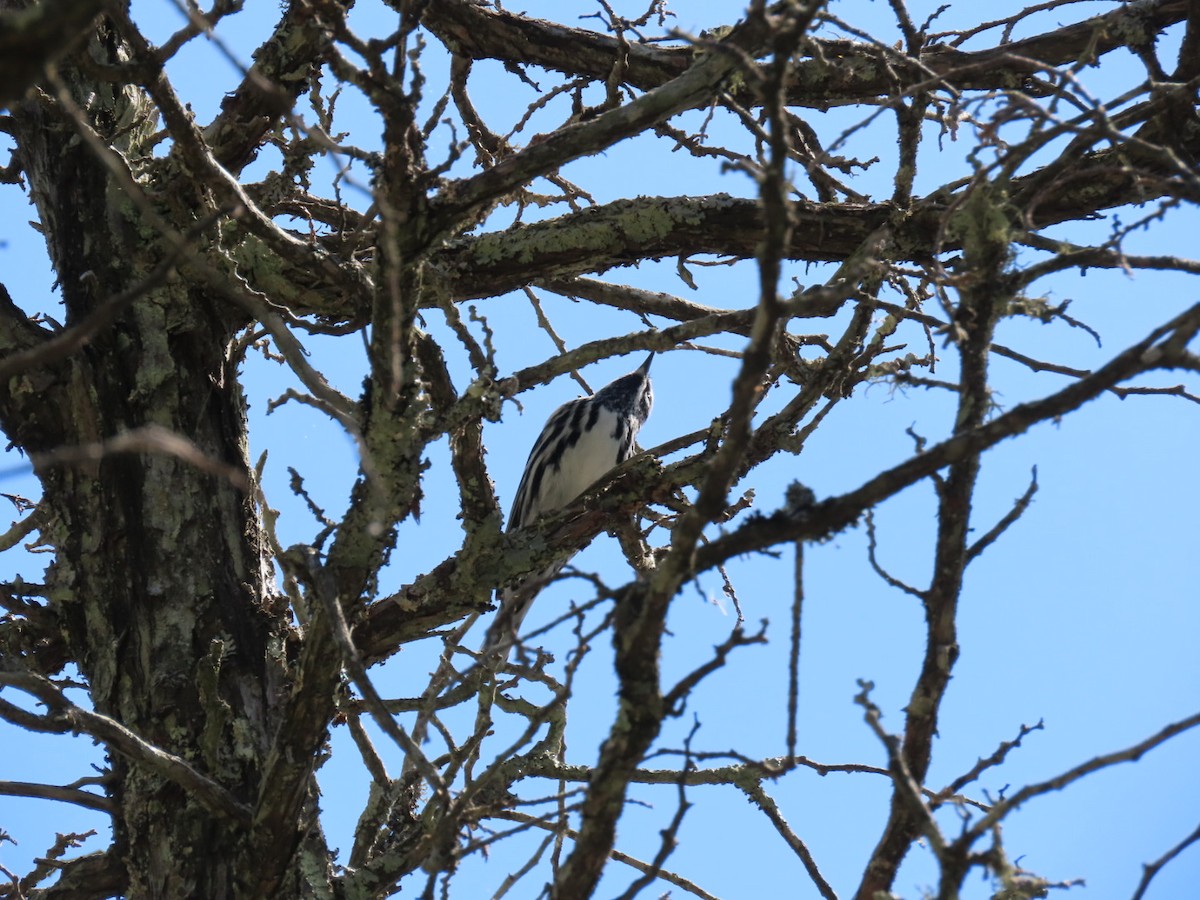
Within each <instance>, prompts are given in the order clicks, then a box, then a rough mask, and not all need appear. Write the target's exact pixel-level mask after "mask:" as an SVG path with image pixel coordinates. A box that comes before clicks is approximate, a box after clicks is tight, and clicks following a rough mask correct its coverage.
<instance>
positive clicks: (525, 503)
mask: <svg viewBox="0 0 1200 900" xmlns="http://www.w3.org/2000/svg"><path fill="white" fill-rule="evenodd" d="M653 361H654V354H653V353H651V354H650V355H649V356H648V357H647V358H646V361H645V362H644V363H642V364H641V365H640V366H638V368H636V369H634V370H633V371H632V372H630V373H629V374H628V375H622V376H621V377H620V378H617V379H616V380H615V381H611V382H609V383H608V384H606V385H605V386H604V387H602V388H600V390H598V391H596V393H594V394H592V395H591V396H590V397H579V398H577V399H575V400H572V401H570V402H569V403H564V404H563V405H562V406H560V407H559V408H558V409H556V410H555V411H554V412H553V413H551V415H550V418H549V419H547V420H546V424H545V426H543V428H542V433H541V434H540V435H539V436H538V439H537V441H535V442H534V445H533V449H532V450H531V451H530V452H529V460H528V461H527V462H526V463H525V471H524V473H523V474H522V475H521V483H520V486H519V487H518V488H517V494H516V497H515V499H514V500H513V504H512V510H511V511H510V512H509V516H508V525H507V527H506V529H505V530H506V531H508V532H513V531H518V530H519V529H521V528H524V527H526V526H527V525H531V524H532V523H534V522H535V521H537V519H538V518H539V517H541V516H543V515H546V514H547V513H551V512H554V511H555V510H559V509H562V508H563V507H565V506H567V505H568V504H570V503H571V502H572V501H573V500H575V499H576V498H577V497H579V496H580V495H581V494H583V493H584V492H585V491H586V490H587V489H588V488H590V487H591V486H592V485H593V484H595V483H596V482H597V481H599V480H600V479H601V478H603V477H604V476H605V475H607V474H608V473H609V472H610V471H611V470H612V469H613V468H615V467H616V466H619V465H620V464H621V463H623V462H625V460H627V459H629V458H630V457H631V456H633V454H634V440H635V438H637V434H638V431H639V430H640V429H641V427H642V425H644V424H645V422H646V419H647V418H649V416H650V409H651V407H652V406H653V405H654V389H653V387H652V386H651V383H650V363H651V362H653ZM569 558H570V557H567V558H565V559H562V560H559V561H556V562H555V563H554V564H553V565H551V566H550V567H549V568H547V569H544V570H542V571H540V572H537V573H534V574H532V575H529V576H527V577H526V578H524V579H523V580H522V581H520V582H519V583H517V584H515V585H513V586H511V587H508V588H506V589H504V591H502V592H501V598H500V609H499V611H498V612H497V613H496V618H495V619H493V621H492V624H491V627H490V628H489V629H488V633H487V636H486V638H485V639H484V645H483V650H484V652H485V653H493V654H496V655H499V654H501V653H503V654H505V655H507V653H508V651H509V650H510V649H511V647H512V646H513V644H514V643H515V641H516V638H517V633H518V631H519V630H520V628H521V623H522V621H524V619H525V616H526V614H527V613H528V612H529V608H530V606H532V605H533V600H534V598H535V597H536V596H537V594H538V592H539V591H540V590H541V589H542V588H543V587H545V586H546V584H547V583H548V582H549V581H550V579H552V578H553V577H554V576H555V575H556V574H558V571H559V569H561V568H562V567H563V566H564V565H566V563H567V559H569Z"/></svg>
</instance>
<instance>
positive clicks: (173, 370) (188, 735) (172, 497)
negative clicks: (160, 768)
mask: <svg viewBox="0 0 1200 900" xmlns="http://www.w3.org/2000/svg"><path fill="white" fill-rule="evenodd" d="M101 34H104V32H103V31H102V32H101ZM109 38H110V40H109V43H108V44H107V46H104V45H102V43H101V42H98V41H93V43H92V46H91V48H90V49H91V52H92V54H93V55H94V56H98V55H99V56H104V57H106V58H104V59H100V60H98V61H101V62H106V63H109V64H115V63H117V62H119V55H120V54H119V44H118V42H117V41H116V39H115V38H112V37H111V35H110V36H109ZM60 78H61V85H62V87H61V90H60V96H59V97H58V99H57V102H56V103H52V104H46V103H43V102H38V101H27V102H25V103H23V104H21V105H20V106H19V107H18V108H16V109H14V111H13V113H14V120H15V128H16V129H17V133H18V141H19V144H20V146H21V147H22V148H23V154H22V159H21V162H22V165H23V167H24V171H25V172H26V174H27V177H28V178H29V180H30V186H31V189H32V195H33V197H34V199H35V202H36V204H37V207H38V212H39V214H40V219H41V222H42V223H44V224H45V225H46V226H47V228H46V233H47V235H48V237H49V240H48V242H49V245H50V251H51V254H52V259H53V263H54V266H55V270H56V271H57V273H58V275H59V279H60V287H61V291H62V298H63V301H64V304H65V307H66V319H67V324H68V325H72V324H75V323H78V322H80V321H82V320H84V319H85V318H86V317H88V316H89V315H95V314H96V310H97V309H98V308H100V307H102V306H103V305H104V304H105V303H106V301H107V300H109V298H113V297H115V296H117V295H119V294H121V293H122V292H124V291H128V290H129V289H130V288H131V287H134V286H135V285H137V284H138V283H139V282H140V281H141V280H142V279H144V278H145V277H146V276H147V274H148V273H150V272H151V270H152V269H153V268H154V267H155V265H156V264H157V263H158V262H159V259H160V258H161V256H162V255H163V254H164V253H165V252H166V251H167V245H166V244H165V242H163V241H160V240H159V238H160V237H161V235H160V230H161V229H160V227H159V223H158V222H156V221H155V219H154V215H157V216H161V217H162V219H164V220H165V221H166V222H167V223H169V225H170V227H173V228H175V229H178V230H179V231H180V232H182V231H185V230H186V229H187V228H188V227H189V225H190V224H191V222H190V219H192V218H195V213H194V210H197V209H202V208H203V207H201V206H200V204H199V202H198V200H197V201H196V203H195V205H192V204H190V203H189V201H190V200H192V199H193V198H188V197H179V196H176V195H173V194H170V193H169V192H164V194H163V195H161V196H159V197H156V198H152V199H153V201H154V208H153V210H152V211H151V210H147V209H142V208H137V206H136V205H135V204H134V203H131V202H130V200H129V197H128V194H127V193H125V192H124V191H123V190H122V189H121V187H120V186H119V181H118V179H119V176H118V175H116V174H114V172H113V167H117V168H120V167H123V166H126V165H128V166H129V170H130V171H131V172H132V173H137V172H139V171H140V170H144V169H145V168H147V167H151V166H155V165H159V163H158V162H155V161H153V160H151V159H150V158H149V156H148V152H149V151H148V148H147V147H146V146H145V145H144V138H145V136H146V135H148V134H149V133H150V131H151V130H152V129H151V128H150V127H148V126H147V122H146V121H144V119H145V118H148V113H149V109H150V107H149V104H148V103H146V102H145V100H144V98H143V96H142V95H141V94H140V93H139V92H138V91H137V90H135V89H134V88H130V87H115V86H114V85H111V84H107V83H104V82H102V81H98V80H96V81H93V80H90V79H87V78H86V77H85V76H83V75H81V73H80V72H79V71H78V70H75V69H68V68H65V67H64V69H63V70H62V71H61V73H60ZM114 91H117V92H118V94H117V95H116V96H113V92H114ZM85 98H91V100H92V104H91V108H92V109H94V110H96V112H95V114H94V115H93V114H91V113H82V115H84V116H86V117H87V119H88V120H89V122H90V125H91V127H92V128H94V129H95V130H96V131H97V132H99V133H100V134H101V136H102V137H103V139H104V140H105V142H106V143H107V142H109V141H111V142H113V144H114V145H115V146H117V147H118V148H120V149H121V151H122V152H123V154H124V158H120V157H117V156H116V155H111V156H110V158H109V162H110V163H111V166H106V165H105V164H104V163H102V162H101V160H100V159H99V158H98V156H97V153H96V152H95V150H94V149H93V148H91V147H88V146H86V144H85V143H83V142H81V141H80V140H79V137H78V136H77V130H76V128H75V127H72V126H71V125H70V124H69V123H68V122H67V121H66V120H65V117H66V116H69V115H71V114H72V109H71V106H72V104H74V105H77V106H78V107H81V108H82V107H84V106H85V103H86V102H87V101H86V100H85ZM121 130H125V131H126V135H125V136H124V138H121V137H119V136H118V132H120V131H121ZM157 174H159V175H162V174H164V173H162V172H161V171H160V172H159V173H157ZM179 181H180V182H181V183H184V179H179ZM158 183H160V184H161V183H167V182H164V181H159V182H158ZM98 222H106V223H107V225H108V227H107V228H97V227H96V224H95V223H98ZM206 237H207V238H209V239H214V238H215V237H216V235H215V234H212V235H206ZM200 246H201V249H200V250H199V251H198V252H199V253H203V240H202V242H201V244H200ZM200 264H203V262H201V263H200ZM6 312H7V318H8V319H9V327H10V329H11V330H12V333H13V334H17V333H18V332H19V328H20V327H21V326H20V325H19V324H17V323H18V322H19V321H20V320H21V319H23V318H24V317H23V316H22V314H21V313H20V311H19V310H17V309H15V307H11V305H10V307H9V309H8V310H7V311H6ZM25 327H26V328H27V329H28V326H25ZM238 327H239V321H238V319H237V317H236V316H235V315H233V314H232V312H231V310H229V309H227V308H222V306H221V304H220V302H219V301H215V300H214V299H213V298H211V297H208V296H206V295H205V292H204V291H203V290H202V289H201V288H200V287H198V286H196V285H194V284H187V283H184V281H183V280H182V279H181V278H178V277H175V278H173V279H172V280H170V281H169V282H168V283H165V284H158V285H155V286H153V287H151V288H150V289H148V290H146V291H145V292H144V293H143V294H142V295H141V296H139V297H138V298H137V299H135V300H134V301H133V302H132V303H130V304H129V305H127V306H126V307H125V309H124V310H123V311H122V312H121V313H120V315H119V316H118V318H117V319H116V321H115V323H113V324H112V325H111V326H109V327H106V328H104V329H102V330H101V331H100V332H98V333H97V334H96V335H95V337H94V339H93V340H92V341H91V342H90V344H89V345H88V346H87V347H86V348H84V350H83V351H82V352H80V353H76V354H74V355H72V356H71V357H70V358H69V359H68V360H66V361H63V362H61V363H58V364H54V365H50V366H42V367H39V368H35V369H32V370H29V371H28V372H27V373H25V374H22V375H20V376H18V378H16V379H13V381H12V382H11V383H10V387H9V390H8V391H7V392H5V396H4V401H3V411H2V412H3V417H4V425H5V427H6V428H8V429H9V434H10V435H13V436H14V437H17V439H18V440H19V441H20V443H21V445H22V446H23V447H24V448H26V449H27V450H29V451H31V452H34V453H37V452H39V451H40V452H41V453H42V454H44V455H43V456H42V457H41V458H40V460H38V459H37V458H35V462H37V464H38V466H39V469H40V472H39V474H40V475H41V478H42V482H43V485H44V491H45V494H44V499H43V506H44V508H45V510H46V511H47V513H48V515H49V517H50V521H51V524H50V525H49V526H48V527H47V529H46V530H45V532H44V533H45V534H46V535H47V536H48V537H49V538H50V539H51V541H52V543H53V544H54V546H55V550H56V562H55V563H54V565H53V566H52V567H51V569H50V570H49V572H48V573H47V582H48V584H47V587H48V590H49V596H50V598H51V600H52V604H53V609H54V611H55V614H56V615H57V618H58V620H59V622H60V624H61V629H62V632H63V634H64V636H65V640H66V641H67V643H68V646H69V649H70V655H71V656H72V657H73V658H74V659H76V660H78V661H79V663H80V666H81V669H82V674H83V675H84V677H86V679H87V681H88V682H89V684H90V685H91V696H92V701H93V703H94V706H95V710H96V711H97V712H99V713H102V714H104V715H107V716H110V717H112V718H113V719H115V720H117V721H118V722H120V723H122V724H123V725H124V726H126V727H127V728H128V729H130V730H131V731H132V732H133V733H134V734H135V735H137V736H138V737H140V738H142V739H144V740H145V741H147V742H149V743H151V744H153V745H155V746H156V747H158V748H161V749H163V750H166V751H167V752H169V753H171V754H174V755H175V756H177V757H179V758H181V759H182V760H184V761H186V762H187V763H189V764H191V766H192V767H193V768H194V769H196V770H197V771H199V772H201V773H204V774H205V775H207V776H208V777H209V778H211V779H212V780H214V781H216V782H217V783H218V784H220V785H222V786H223V787H224V788H225V789H227V790H228V791H229V792H230V794H231V795H232V796H233V797H234V798H235V799H236V800H237V801H240V802H241V803H242V804H245V805H246V806H247V807H250V808H252V807H253V805H254V802H255V800H256V792H257V790H258V788H259V785H260V783H261V782H260V773H261V770H262V767H263V763H264V759H265V756H266V754H267V751H268V749H269V747H270V744H271V739H272V737H273V735H274V733H275V730H276V728H277V726H278V720H279V715H280V712H281V708H282V703H281V700H282V696H283V695H282V691H281V687H282V685H283V683H284V675H285V672H286V661H285V648H284V642H285V638H286V635H287V627H286V622H285V621H284V619H283V618H282V617H281V614H280V613H279V612H278V611H276V609H275V608H273V606H272V589H273V573H272V571H271V566H270V562H269V560H268V558H267V551H266V547H265V541H264V535H263V532H262V529H261V526H260V522H259V520H258V517H257V512H256V507H255V503H254V498H253V497H252V496H250V495H248V494H247V491H246V487H247V485H248V484H249V483H250V477H249V467H248V463H247V440H246V420H245V409H244V404H243V400H242V396H241V393H240V390H239V385H238V381H237V378H236V373H235V372H234V371H232V370H231V369H232V368H233V366H232V364H231V363H229V361H228V355H227V348H228V347H229V345H230V341H231V338H232V337H233V335H234V333H235V331H236V330H237V328H238ZM26 336H27V337H28V331H27V335H26ZM8 343H9V344H10V345H11V344H12V343H13V340H12V338H11V337H10V340H9V341H8ZM5 349H12V347H11V346H10V347H6V348H5ZM148 426H154V427H157V428H161V429H165V431H167V432H171V433H173V434H174V435H178V436H182V437H184V438H186V439H187V440H188V441H190V442H192V444H193V445H194V448H195V449H196V450H198V451H200V453H202V454H203V456H204V457H206V458H207V460H208V461H209V462H215V463H219V464H223V466H224V467H226V468H227V470H228V471H233V472H237V473H242V474H243V475H244V476H245V477H244V480H242V481H241V482H240V483H237V482H238V479H234V478H230V477H227V476H226V475H224V474H221V473H220V472H219V471H218V472H217V474H214V471H213V467H211V466H209V467H205V466H197V465H196V464H195V460H192V459H184V458H182V457H181V456H179V455H177V454H172V453H165V452H155V449H156V448H155V447H153V446H148V447H146V448H145V449H142V450H140V451H139V450H137V449H136V448H135V450H134V452H132V453H131V452H126V453H104V454H95V455H94V457H93V458H92V459H90V460H87V461H83V462H79V461H77V460H76V461H72V459H73V458H74V456H76V455H77V454H65V453H64V452H63V449H62V448H64V447H65V448H70V447H73V446H76V445H78V446H81V447H86V446H92V447H93V448H94V447H95V445H97V444H98V443H101V442H104V441H106V440H108V439H111V438H113V437H114V436H117V435H121V434H123V433H127V432H133V433H134V434H135V435H136V434H140V433H145V434H162V433H164V432H138V431H137V430H138V429H146V428H147V427H148ZM148 443H153V442H152V441H150V442H148ZM68 456H71V457H72V459H68ZM206 468H207V469H208V470H207V471H206ZM282 608H283V607H280V608H279V609H282ZM111 764H112V766H113V769H114V776H115V777H114V778H113V782H112V783H113V785H114V786H115V793H114V795H113V800H114V802H115V804H116V805H117V807H118V810H119V811H118V812H117V814H116V815H115V816H114V817H113V821H114V827H115V828H116V829H117V833H116V834H115V847H116V848H117V850H118V853H119V854H120V856H121V858H122V862H123V864H124V868H125V869H126V871H127V872H128V873H129V878H130V882H129V884H128V889H127V892H126V893H127V895H128V896H130V897H176V898H178V897H206V898H221V897H233V896H235V895H237V894H238V887H237V884H236V881H237V876H236V869H237V865H236V863H237V861H238V859H239V856H240V855H241V854H240V853H239V847H240V845H241V844H242V843H244V841H245V834H246V832H245V826H246V824H247V823H245V822H243V823H241V824H240V825H238V824H235V823H231V822H230V821H228V820H227V819H223V818H222V817H220V816H218V815H215V814H214V812H213V810H212V809H210V808H207V807H205V806H204V805H202V804H201V803H200V802H198V800H197V799H196V798H195V797H194V796H192V795H191V794H190V792H188V791H185V790H184V789H183V788H182V787H180V785H178V784H177V783H174V782H172V781H168V780H167V779H165V778H163V777H162V776H161V775H159V774H157V773H156V772H154V771H152V770H150V769H145V768H142V767H141V766H139V765H138V764H136V763H131V762H129V761H128V760H125V759H123V758H121V757H117V756H116V755H115V754H114V755H113V757H112V759H111ZM298 833H299V829H298ZM200 848H203V852H199V851H200ZM243 852H244V851H243Z"/></svg>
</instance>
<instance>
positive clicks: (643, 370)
mask: <svg viewBox="0 0 1200 900" xmlns="http://www.w3.org/2000/svg"><path fill="white" fill-rule="evenodd" d="M652 362H654V353H651V354H650V355H649V356H647V357H646V361H645V362H644V363H642V364H641V365H640V366H638V367H637V370H636V371H638V372H641V373H642V374H643V375H649V374H650V363H652Z"/></svg>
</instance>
